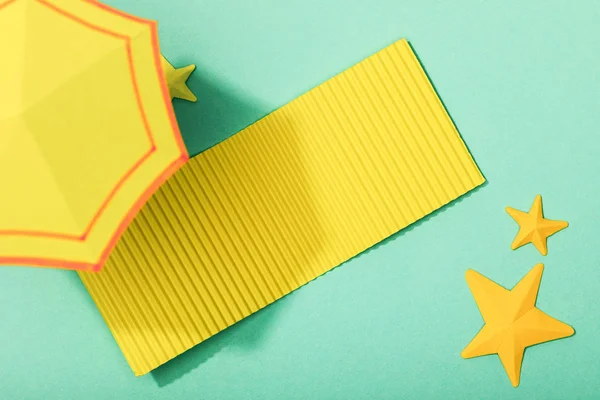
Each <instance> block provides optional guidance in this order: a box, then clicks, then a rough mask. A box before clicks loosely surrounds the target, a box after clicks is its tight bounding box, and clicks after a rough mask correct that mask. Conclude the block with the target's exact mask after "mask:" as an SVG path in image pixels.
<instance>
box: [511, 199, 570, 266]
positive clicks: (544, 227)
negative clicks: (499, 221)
mask: <svg viewBox="0 0 600 400" xmlns="http://www.w3.org/2000/svg"><path fill="white" fill-rule="evenodd" d="M506 212H507V213H508V214H509V215H510V216H511V217H513V219H514V220H515V221H516V222H517V224H519V232H518V233H517V236H516V237H515V240H513V242H512V245H511V248H512V249H513V250H515V249H518V248H519V247H521V246H523V245H525V244H527V243H533V245H534V246H535V248H536V249H538V250H539V252H540V253H542V255H543V256H545V255H546V254H548V246H547V244H546V241H547V240H548V237H549V236H552V235H554V234H555V233H556V232H558V231H560V230H563V229H565V228H566V227H567V226H569V223H568V222H567V221H554V220H551V219H546V218H544V213H543V211H542V196H540V195H539V194H538V195H537V196H535V200H534V201H533V205H532V206H531V209H530V210H529V212H528V213H526V212H523V211H519V210H515V209H514V208H512V207H506Z"/></svg>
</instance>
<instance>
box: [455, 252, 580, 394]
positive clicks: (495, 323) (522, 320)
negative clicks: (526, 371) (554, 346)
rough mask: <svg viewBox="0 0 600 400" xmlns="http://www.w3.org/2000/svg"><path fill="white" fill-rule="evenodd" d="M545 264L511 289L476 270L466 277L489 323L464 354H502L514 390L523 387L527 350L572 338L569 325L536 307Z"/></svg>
mask: <svg viewBox="0 0 600 400" xmlns="http://www.w3.org/2000/svg"><path fill="white" fill-rule="evenodd" d="M543 271H544V265H543V264H537V265H536V266H535V267H533V268H532V269H531V271H529V273H527V275H525V277H524V278H523V279H521V280H520V281H519V283H517V285H516V286H515V287H514V288H512V289H511V290H508V289H505V288H503V287H502V286H500V285H498V284H497V283H495V282H493V281H491V280H489V279H488V278H486V277H485V276H483V275H481V274H480V273H478V272H475V271H473V270H468V271H467V274H466V278H467V284H468V285H469V288H470V289H471V293H473V297H474V298H475V302H476V303H477V307H478V308H479V312H481V316H482V317H483V320H484V322H485V325H483V328H481V330H480V331H479V333H477V336H475V338H474V339H473V340H472V341H471V343H469V344H468V345H467V347H466V348H465V349H464V350H463V351H462V353H461V355H462V357H463V358H472V357H478V356H485V355H488V354H498V357H499V358H500V361H501V362H502V365H503V366H504V369H505V370H506V373H507V375H508V378H509V379H510V382H511V383H512V385H513V386H514V387H517V386H518V385H519V379H520V376H521V362H522V361H523V352H524V351H525V348H526V347H529V346H533V345H535V344H538V343H543V342H548V341H550V340H555V339H561V338H564V337H567V336H571V335H572V334H573V333H574V332H575V331H574V330H573V328H571V327H570V326H569V325H567V324H565V323H563V322H560V321H559V320H557V319H554V318H552V317H550V316H549V315H547V314H545V313H544V312H543V311H541V310H540V309H538V308H536V307H535V301H536V298H537V293H538V289H539V286H540V280H541V279H542V272H543Z"/></svg>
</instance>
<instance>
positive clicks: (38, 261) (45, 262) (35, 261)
mask: <svg viewBox="0 0 600 400" xmlns="http://www.w3.org/2000/svg"><path fill="white" fill-rule="evenodd" d="M16 1H17V0H8V1H6V2H5V3H4V4H0V10H1V9H3V8H5V7H7V6H8V5H10V4H13V3H15V2H16ZM35 1H37V2H38V3H40V4H42V5H44V6H46V7H48V8H49V9H51V10H53V11H56V12H57V13H59V14H61V15H63V16H65V17H67V18H69V19H71V20H73V21H76V22H78V23H80V24H82V25H83V26H86V27H88V28H90V29H93V30H96V31H98V32H101V33H104V34H107V35H110V36H112V37H115V38H118V39H121V40H124V41H125V46H126V50H127V57H128V61H129V69H130V76H131V82H132V85H133V89H134V92H135V96H136V100H137V105H138V108H139V111H140V114H141V116H142V120H143V122H144V126H145V129H146V133H147V135H148V139H149V140H150V145H151V147H150V150H149V151H148V152H146V154H144V155H143V156H142V157H141V158H140V159H139V160H138V161H137V162H136V163H135V164H134V165H133V166H132V167H131V168H130V169H129V170H128V171H127V172H126V173H125V174H124V175H123V176H122V177H121V179H119V181H118V182H117V184H116V185H115V187H114V188H113V189H112V190H111V191H110V193H109V195H108V196H107V197H106V199H105V200H104V202H103V203H102V204H101V206H100V208H99V209H98V211H97V212H96V214H95V215H94V216H93V218H92V220H91V221H90V222H89V224H88V226H87V227H86V229H85V230H84V232H83V234H81V235H79V236H74V235H69V234H64V233H57V232H35V231H17V230H5V231H0V235H13V236H15V235H21V236H38V237H52V238H60V239H66V240H72V241H84V240H85V239H86V238H87V236H88V235H89V233H90V232H91V230H92V229H93V227H94V224H95V223H96V222H97V221H98V219H99V218H100V215H101V214H102V212H103V211H104V210H105V209H106V207H107V206H108V204H109V203H110V201H111V200H112V198H113V197H114V196H115V194H116V193H117V191H118V190H119V188H120V187H121V186H122V185H123V183H124V182H125V181H126V180H127V179H128V178H129V177H130V176H131V174H133V172H134V171H135V170H136V169H137V168H139V166H140V165H142V164H143V163H144V161H146V160H147V159H148V157H150V155H152V153H154V152H155V151H156V145H155V142H154V138H153V137H152V132H151V131H150V126H149V124H148V119H147V116H146V113H145V111H144V108H143V105H142V102H141V98H140V93H139V89H138V85H137V81H136V76H135V70H134V67H133V56H132V52H131V39H130V38H129V37H127V36H125V35H120V34H118V33H115V32H111V31H108V30H106V29H104V28H101V27H99V26H95V25H93V24H91V23H89V22H87V21H84V20H82V19H81V18H78V17H77V16H75V15H72V14H70V13H68V12H66V11H64V10H62V9H60V8H58V7H57V6H56V5H54V4H51V3H50V2H48V1H47V0H35ZM83 1H85V2H87V3H90V4H93V5H94V6H97V7H100V8H102V9H105V10H107V11H110V12H112V13H115V14H118V15H121V16H123V17H125V18H128V19H130V20H133V21H136V22H141V23H143V24H146V25H148V26H149V27H150V29H151V32H152V46H153V47H154V49H155V51H154V66H155V68H156V70H157V71H158V73H159V74H160V76H164V73H163V69H162V65H161V60H160V51H159V45H158V29H157V23H156V21H151V20H146V19H142V18H139V17H135V16H133V15H129V14H126V13H124V12H122V11H120V10H117V9H114V8H112V7H109V6H107V5H105V4H102V3H99V2H97V1H95V0H83ZM161 91H162V96H163V99H164V101H165V103H166V104H170V103H171V98H170V96H169V90H168V88H167V85H166V82H165V81H164V80H162V81H161ZM167 109H168V113H169V118H170V121H171V125H172V127H173V131H174V132H175V133H176V134H175V140H176V142H177V146H178V148H179V150H180V151H181V153H182V155H181V157H179V158H178V159H177V160H175V161H174V162H173V163H171V165H169V166H168V167H167V168H166V169H165V170H164V171H163V172H162V173H161V174H160V175H159V176H158V178H157V179H156V180H155V181H154V182H153V183H152V184H151V185H150V186H149V187H148V188H147V189H146V190H145V191H144V192H143V193H142V195H141V196H140V197H139V198H138V199H137V200H136V202H135V203H134V205H133V206H132V207H131V209H130V210H129V212H128V213H127V214H126V215H125V216H124V218H123V219H122V221H121V223H120V224H119V226H118V227H117V229H116V230H115V232H114V234H113V235H112V238H111V240H110V241H109V243H108V244H107V246H106V248H105V250H104V251H103V253H102V254H101V256H100V259H99V260H98V262H96V263H81V262H77V261H69V260H53V259H47V258H28V257H3V256H0V263H3V264H29V265H34V266H39V267H50V266H51V267H57V266H59V268H60V267H63V268H68V269H81V268H82V267H83V268H85V269H89V270H93V271H98V270H100V269H101V268H102V265H103V264H104V263H105V262H106V260H107V259H108V256H109V255H110V253H111V251H112V249H113V248H114V246H115V245H116V243H117V241H118V240H119V238H120V236H121V234H122V233H123V232H124V231H125V229H126V228H127V226H128V225H129V223H130V222H131V221H132V220H133V218H134V217H135V215H136V214H137V212H138V211H139V209H140V208H142V206H143V205H144V204H145V203H146V201H147V200H148V199H149V198H150V196H152V194H153V193H154V192H155V191H156V190H157V189H158V188H159V187H160V185H162V183H163V182H164V181H165V180H166V179H167V178H168V177H169V176H171V175H172V174H173V173H175V171H177V170H178V169H179V168H180V167H181V166H182V165H183V164H185V163H186V162H187V160H188V159H189V156H188V154H187V150H186V147H185V144H184V143H183V139H182V138H181V134H180V132H179V126H178V124H177V120H176V118H175V113H174V112H173V109H172V108H171V107H167Z"/></svg>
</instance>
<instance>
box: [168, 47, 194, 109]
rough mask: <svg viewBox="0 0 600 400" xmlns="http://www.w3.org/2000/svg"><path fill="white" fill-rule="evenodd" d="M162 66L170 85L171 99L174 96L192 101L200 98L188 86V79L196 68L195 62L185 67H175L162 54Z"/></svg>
mask: <svg viewBox="0 0 600 400" xmlns="http://www.w3.org/2000/svg"><path fill="white" fill-rule="evenodd" d="M162 67H163V71H164V72H165V79H166V80H167V86H168V87H169V94H170V95H171V100H172V99H173V98H174V97H177V98H178V99H183V100H187V101H191V102H195V101H196V100H198V99H197V98H196V96H194V93H192V91H191V90H190V88H188V86H187V84H186V81H187V80H188V78H189V77H190V75H191V74H192V72H194V70H195V69H196V66H195V65H194V64H191V65H188V66H187V67H183V68H177V69H176V68H174V67H173V66H172V65H171V63H170V62H169V61H167V59H166V58H165V57H164V56H162Z"/></svg>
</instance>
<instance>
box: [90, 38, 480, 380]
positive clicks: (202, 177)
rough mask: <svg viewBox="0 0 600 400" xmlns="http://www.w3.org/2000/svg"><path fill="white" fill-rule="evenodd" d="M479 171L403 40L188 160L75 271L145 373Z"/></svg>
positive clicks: (372, 240)
mask: <svg viewBox="0 0 600 400" xmlns="http://www.w3.org/2000/svg"><path fill="white" fill-rule="evenodd" d="M483 182H484V178H483V176H482V174H481V173H480V171H479V170H478V168H477V166H476V165H475V163H474V161H473V159H472V158H471V155H470V154H469V152H468V150H467V148H466V147H465V145H464V143H463V142H462V140H461V138H460V136H459V134H458V132H457V131H456V128H455V127H454V125H453V123H452V121H451V119H450V117H449V116H448V114H447V113H446V111H445V110H444V107H443V106H442V103H441V102H440V100H439V99H438V97H437V95H436V93H435V91H434V89H433V87H432V85H431V84H430V83H429V81H428V79H427V76H426V75H425V72H424V71H423V69H422V68H421V66H420V64H419V62H418V60H417V58H416V57H415V55H414V53H413V52H412V49H411V48H410V45H409V44H408V42H406V40H401V41H399V42H396V43H395V44H393V45H391V46H389V47H387V48H386V49H384V50H382V51H380V52H378V53H377V54H375V55H373V56H371V57H369V58H367V59H366V60H364V61H362V62H361V63H359V64H357V65H355V66H354V67H352V68H350V69H348V70H347V71H345V72H343V73H341V74H340V75H338V76H336V77H334V78H332V79H330V80H329V81H327V82H325V83H324V84H322V85H320V86H318V87H317V88H315V89H313V90H311V91H309V92H308V93H306V94H304V95H302V96H300V97H298V98H297V99H295V100H293V101H292V102H290V103H289V104H287V105H286V106H284V107H282V108H281V109H279V110H277V111H275V112H273V113H272V114H270V115H268V116H266V117H265V118H263V119H262V120H260V121H258V122H256V123H255V124H253V125H252V126H250V127H248V128H246V129H244V130H243V131H242V132H240V133H238V134H236V135H235V136H233V137H231V138H229V139H228V140H226V141H224V142H223V143H221V144H219V145H217V146H215V147H213V148H211V149H209V150H207V151H206V152H204V153H202V154H200V155H198V156H196V157H194V158H193V159H192V160H191V161H190V162H189V163H188V164H187V165H186V166H184V167H183V168H182V169H181V170H180V171H179V172H178V173H177V174H175V175H174V177H173V178H171V179H170V180H169V181H167V183H166V184H164V185H163V187H162V188H161V189H160V190H159V191H158V192H157V193H156V194H155V195H154V196H153V197H152V199H151V200H150V201H149V202H148V203H147V204H146V206H145V207H144V208H143V209H142V211H141V212H140V213H139V214H138V216H137V217H136V218H135V220H134V221H133V222H132V224H131V225H130V227H129V228H128V230H127V231H126V232H125V233H124V234H123V236H122V238H121V240H120V242H119V243H118V245H117V246H116V248H115V250H114V252H113V253H112V255H111V257H110V259H109V261H108V262H107V264H106V265H105V267H104V269H103V270H102V271H101V272H99V273H83V272H82V273H80V276H81V279H82V280H83V282H84V284H85V286H86V287H87V288H88V290H89V292H90V294H91V295H92V298H93V299H94V301H95V302H96V304H97V305H98V308H99V309H100V312H101V313H102V315H103V316H104V319H105V320H106V322H107V324H108V326H109V328H110V329H111V331H112V333H113V335H114V337H115V339H116V340H117V343H118V344H119V346H120V347H121V349H122V351H123V353H124V355H125V357H126V358H127V361H128V362H129V364H130V366H131V368H132V369H133V371H134V372H135V374H136V375H141V374H145V373H147V372H149V371H151V370H152V369H154V368H156V367H157V366H159V365H160V364H162V363H164V362H166V361H168V360H170V359H172V358H174V357H176V356H177V355H178V354H181V353H182V352H184V351H186V350H187V349H189V348H190V347H192V346H194V345H196V344H198V343H200V342H202V341H203V340H205V339H207V338H208V337H210V336H212V335H214V334H215V333H217V332H219V331H221V330H223V329H225V328H226V327H228V326H230V325H232V324H234V323H235V322H236V321H239V320H241V319H242V318H244V317H246V316H248V315H250V314H252V313H253V312H255V311H257V310H259V309H260V308H262V307H265V306H266V305H268V304H270V303H272V302H274V301H275V300H277V299H279V298H281V297H282V296H284V295H286V294H288V293H290V292H291V291H293V290H295V289H297V288H299V287H300V286H302V285H304V284H305V283H307V282H309V281H310V280H312V279H314V278H316V277H318V276H319V275H321V274H323V273H325V272H327V271H329V270H330V269H332V268H334V267H335V266H337V265H339V264H341V263H342V262H344V261H346V260H348V259H349V258H351V257H353V256H355V255H356V254H359V253H360V252H362V251H363V250H365V249H367V248H369V247H371V246H373V245H374V244H376V243H377V242H379V241H381V240H383V239H385V238H386V237H388V236H390V235H392V234H393V233H395V232H397V231H399V230H400V229H402V228H404V227H406V226H408V225H410V224H411V223H413V222H415V221H417V220H418V219H420V218H422V217H424V216H425V215H427V214H429V213H431V212H432V211H434V210H436V209H438V208H440V207H442V206H443V205H445V204H447V203H448V202H450V201H452V200H453V199H456V198H457V197H459V196H461V195H462V194H464V193H466V192H468V191H469V190H471V189H473V188H475V187H476V186H478V185H480V184H482V183H483Z"/></svg>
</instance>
